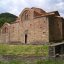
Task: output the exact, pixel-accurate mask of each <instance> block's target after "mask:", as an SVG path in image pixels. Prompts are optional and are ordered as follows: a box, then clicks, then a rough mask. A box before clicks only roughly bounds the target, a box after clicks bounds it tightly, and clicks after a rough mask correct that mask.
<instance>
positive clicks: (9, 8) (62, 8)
mask: <svg viewBox="0 0 64 64" xmlns="http://www.w3.org/2000/svg"><path fill="white" fill-rule="evenodd" d="M26 7H27V8H31V7H38V8H42V9H43V10H45V11H47V12H51V11H59V13H60V15H61V16H62V17H64V0H0V13H4V12H9V13H12V14H14V15H17V16H18V15H19V14H20V13H21V12H22V10H23V9H24V8H26Z"/></svg>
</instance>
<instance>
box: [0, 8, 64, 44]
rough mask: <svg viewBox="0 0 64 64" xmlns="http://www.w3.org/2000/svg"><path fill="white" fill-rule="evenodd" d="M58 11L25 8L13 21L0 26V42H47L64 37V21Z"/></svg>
mask: <svg viewBox="0 0 64 64" xmlns="http://www.w3.org/2000/svg"><path fill="white" fill-rule="evenodd" d="M63 20H64V19H63V18H62V17H61V16H60V14H59V12H58V11H53V12H46V11H44V10H42V9H40V8H35V7H32V8H25V9H24V10H23V11H22V12H21V13H20V15H19V17H18V18H17V19H16V21H15V22H14V23H11V24H9V23H5V24H4V25H3V26H2V27H1V28H0V43H14V44H46V43H47V44H48V42H50V43H51V42H58V41H62V40H63V39H64V30H63V27H64V25H63V24H64V22H63Z"/></svg>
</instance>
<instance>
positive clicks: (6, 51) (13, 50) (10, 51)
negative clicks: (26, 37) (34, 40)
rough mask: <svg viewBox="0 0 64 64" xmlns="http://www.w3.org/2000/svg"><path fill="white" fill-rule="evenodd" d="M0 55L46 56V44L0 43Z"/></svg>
mask: <svg viewBox="0 0 64 64" xmlns="http://www.w3.org/2000/svg"><path fill="white" fill-rule="evenodd" d="M0 55H21V56H25V55H26V56H47V55H48V46H47V45H7V44H0Z"/></svg>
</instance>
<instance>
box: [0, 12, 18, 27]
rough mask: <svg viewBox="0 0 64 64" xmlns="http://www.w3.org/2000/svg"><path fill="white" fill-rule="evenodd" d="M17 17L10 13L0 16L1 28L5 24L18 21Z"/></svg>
mask: <svg viewBox="0 0 64 64" xmlns="http://www.w3.org/2000/svg"><path fill="white" fill-rule="evenodd" d="M16 18H17V16H15V15H13V14H10V13H1V14H0V27H1V26H2V25H3V24H4V23H5V22H8V23H12V22H14V21H15V20H16Z"/></svg>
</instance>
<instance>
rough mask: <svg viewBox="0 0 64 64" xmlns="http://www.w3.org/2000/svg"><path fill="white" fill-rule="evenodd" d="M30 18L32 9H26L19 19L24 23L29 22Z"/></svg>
mask: <svg viewBox="0 0 64 64" xmlns="http://www.w3.org/2000/svg"><path fill="white" fill-rule="evenodd" d="M29 16H30V9H29V8H25V9H24V10H23V11H22V12H21V14H20V15H19V17H20V18H21V20H22V21H25V20H28V19H29Z"/></svg>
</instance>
